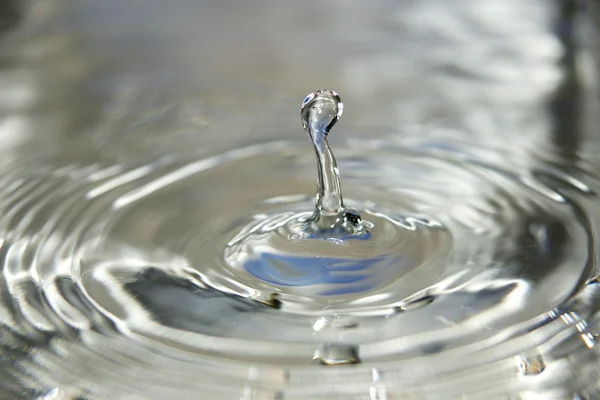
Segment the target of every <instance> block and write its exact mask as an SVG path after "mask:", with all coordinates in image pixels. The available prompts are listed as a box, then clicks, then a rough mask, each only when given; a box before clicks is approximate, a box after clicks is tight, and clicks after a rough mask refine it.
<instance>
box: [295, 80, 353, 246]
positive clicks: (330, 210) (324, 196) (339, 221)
mask: <svg viewBox="0 0 600 400" xmlns="http://www.w3.org/2000/svg"><path fill="white" fill-rule="evenodd" d="M343 111H344V103H342V99H341V98H340V96H339V95H338V94H337V93H336V92H334V91H333V90H317V91H316V92H314V93H311V94H309V95H308V96H306V98H305V99H304V101H303V102H302V108H301V110H300V114H301V116H302V126H303V127H304V130H305V131H306V133H307V134H308V137H309V138H310V140H311V142H312V144H313V146H314V148H315V153H316V156H317V174H318V176H317V196H316V201H315V203H316V208H315V212H314V214H313V218H312V220H311V223H312V227H313V228H314V229H315V230H316V231H318V232H320V233H325V234H327V233H328V234H331V233H334V232H335V231H342V232H344V233H350V234H360V233H362V232H364V227H363V225H362V219H361V217H360V214H359V213H358V212H356V211H354V210H350V209H346V208H345V207H344V200H343V196H342V186H341V183H340V174H339V171H338V167H337V162H336V160H335V157H334V155H333V152H332V151H331V148H330V147H329V142H328V140H327V135H329V132H330V130H331V128H333V126H334V125H335V124H336V122H337V121H338V120H339V119H340V117H341V116H342V113H343ZM340 228H341V229H340Z"/></svg>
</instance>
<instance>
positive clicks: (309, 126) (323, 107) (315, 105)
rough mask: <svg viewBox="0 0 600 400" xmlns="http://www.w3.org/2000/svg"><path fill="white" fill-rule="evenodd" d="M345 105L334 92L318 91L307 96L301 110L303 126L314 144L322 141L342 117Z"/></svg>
mask: <svg viewBox="0 0 600 400" xmlns="http://www.w3.org/2000/svg"><path fill="white" fill-rule="evenodd" d="M343 112H344V103H342V99H341V98H340V96H339V95H338V94H337V93H336V92H334V91H333V90H317V91H316V92H313V93H311V94H309V95H308V96H306V98H305V99H304V101H303V102H302V109H301V110H300V113H301V116H302V125H303V126H304V130H305V131H306V133H308V136H309V137H310V139H311V141H312V142H313V143H318V142H320V141H322V140H323V139H324V138H325V137H326V136H327V134H329V131H330V130H331V128H333V126H334V125H335V124H336V122H337V121H338V120H339V119H340V118H341V117H342V113H343Z"/></svg>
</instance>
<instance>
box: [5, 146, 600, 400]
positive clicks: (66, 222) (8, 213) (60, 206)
mask: <svg viewBox="0 0 600 400" xmlns="http://www.w3.org/2000/svg"><path fill="white" fill-rule="evenodd" d="M375 155H376V156H375ZM338 159H339V162H340V164H341V165H343V167H342V168H343V171H344V183H345V192H346V196H347V197H348V204H349V205H350V206H352V207H353V208H356V209H361V210H366V211H367V212H366V213H365V214H364V215H363V217H364V220H365V221H367V222H366V223H371V224H372V226H374V227H377V226H380V227H382V230H381V231H378V230H377V229H373V230H372V231H371V232H370V234H371V235H372V236H373V238H375V239H377V240H369V241H365V242H364V243H359V244H358V246H359V247H358V249H359V250H357V253H356V254H354V255H353V254H348V253H347V252H345V251H344V249H345V247H344V245H343V243H342V244H340V243H331V242H329V241H324V240H321V241H319V242H315V245H314V246H315V251H322V252H323V253H324V254H325V253H326V254H329V255H330V257H331V258H330V259H329V260H328V262H327V263H319V262H317V263H313V262H309V261H310V260H309V259H308V258H307V259H306V260H304V261H302V262H300V263H298V260H296V261H295V262H294V263H293V266H294V267H295V268H296V269H294V268H291V269H290V268H287V267H286V266H285V265H284V266H279V267H278V268H276V269H273V268H271V267H268V266H267V267H266V266H265V265H267V264H265V263H264V260H262V259H261V257H260V253H261V245H260V243H257V242H252V243H251V246H247V245H248V243H245V242H244V241H243V240H242V241H240V242H236V237H238V238H239V234H240V231H242V232H244V231H243V229H242V228H243V227H248V226H250V227H252V228H251V229H254V230H255V232H258V231H260V229H266V230H272V229H275V228H276V227H277V222H279V223H281V222H285V221H286V218H288V219H289V218H291V219H297V218H301V217H302V216H303V215H306V213H307V212H310V210H311V207H312V196H310V193H311V192H312V190H313V188H314V182H313V181H312V179H311V177H312V176H313V174H312V168H313V160H312V158H311V155H310V154H306V152H305V151H304V150H303V149H302V146H296V145H295V144H294V143H286V142H278V143H270V144H265V145H257V146H253V147H248V148H243V149H237V150H233V151H230V152H228V153H225V154H222V155H219V156H216V157H212V158H208V159H204V160H184V159H178V158H176V157H169V158H164V159H160V160H157V161H156V162H155V163H153V164H148V165H130V166H125V165H117V166H107V165H89V166H82V165H72V166H69V167H64V168H61V169H53V168H52V166H51V165H49V166H47V167H45V168H40V169H39V170H29V171H15V173H14V174H15V176H6V177H4V178H3V181H2V182H1V187H2V190H1V193H0V207H1V208H2V210H3V212H2V215H1V218H0V232H1V235H2V247H1V251H2V253H1V257H2V275H1V279H2V286H3V290H1V291H0V293H2V302H3V303H4V304H5V305H6V307H4V306H3V307H0V312H1V313H2V315H1V318H0V320H1V321H3V326H2V336H1V339H0V343H2V346H3V347H4V348H5V349H6V351H7V353H6V354H9V357H10V352H11V351H16V350H15V349H21V350H19V351H22V352H26V353H27V352H28V351H29V350H28V349H29V348H31V347H30V346H31V345H32V344H35V351H32V352H31V353H29V354H27V357H25V358H22V361H20V364H19V365H20V368H21V371H23V375H22V376H20V377H19V379H20V380H22V381H24V382H29V380H30V379H33V381H31V385H30V386H31V387H32V388H36V389H35V390H37V391H36V393H37V395H38V396H42V395H48V396H49V395H50V394H52V393H51V390H52V388H57V389H55V390H60V391H61V393H62V394H63V395H64V396H80V395H82V396H88V397H90V398H93V396H99V397H102V398H119V397H118V396H123V395H124V394H128V395H131V398H167V397H169V396H171V398H173V396H176V397H177V398H189V397H193V396H195V395H196V394H198V393H199V392H198V391H201V392H205V393H211V398H215V399H219V398H235V397H236V396H238V397H239V396H242V397H241V398H260V399H263V398H264V399H282V398H286V399H288V398H290V399H296V398H328V399H331V398H340V399H342V398H349V397H348V396H350V395H354V396H356V395H357V393H358V394H362V396H363V397H357V398H369V397H368V396H371V397H370V398H376V399H384V398H387V397H386V396H390V397H391V396H395V395H397V396H399V397H400V398H402V396H411V395H417V394H424V393H422V392H421V389H420V387H421V386H422V384H423V382H425V381H430V380H431V379H434V378H435V379H436V380H437V384H436V385H434V386H431V385H429V389H428V392H427V395H428V396H430V397H431V398H442V397H440V396H446V397H444V398H453V397H452V396H453V395H456V396H458V395H459V394H461V395H462V394H464V393H466V391H467V392H469V393H471V394H472V395H473V396H475V397H474V398H480V397H481V396H486V395H489V396H490V397H489V398H502V396H503V393H504V390H507V391H508V390H512V389H515V388H518V389H519V390H520V391H527V390H528V388H533V387H535V388H536V389H535V390H538V389H540V387H542V388H543V389H544V390H548V391H552V390H553V385H557V384H558V381H557V380H556V376H558V375H560V376H562V377H563V380H564V379H571V378H569V376H570V375H568V374H569V371H571V372H572V373H573V371H574V370H573V369H572V368H573V364H577V363H578V361H577V360H578V359H581V358H586V357H587V358H589V357H593V358H596V357H597V352H596V351H595V350H594V349H595V348H596V341H597V335H598V330H597V329H598V314H597V312H598V304H600V302H599V300H600V290H599V288H598V283H597V280H595V279H594V275H595V274H596V273H597V271H596V270H595V266H594V263H593V254H594V249H593V237H592V232H591V231H590V228H589V226H590V225H589V221H588V218H589V217H588V215H587V212H586V208H585V202H586V201H588V200H586V199H592V198H593V196H594V194H593V191H592V189H591V188H589V187H587V186H586V185H585V184H584V183H583V182H582V181H580V180H577V179H576V178H575V177H573V176H566V175H564V174H563V175H560V174H558V173H556V172H555V171H548V172H540V171H537V172H536V173H535V174H530V175H527V176H515V175H511V174H510V173H508V172H506V171H503V170H502V169H499V168H496V167H494V166H491V165H488V166H486V165H483V164H481V163H478V162H475V161H469V160H466V159H464V158H459V157H457V156H456V155H453V153H451V152H447V153H441V152H438V153H436V154H435V156H434V154H432V153H426V152H421V153H416V152H414V151H407V150H403V149H393V148H390V146H389V144H387V145H385V146H380V145H379V144H378V143H377V142H361V143H355V144H354V145H351V146H350V147H347V148H346V150H344V151H338ZM265 171H268V175H267V174H266V173H265ZM16 176H18V177H19V178H16ZM550 183H551V184H552V186H551V185H550ZM307 194H308V195H307ZM574 199H578V201H575V200H574ZM390 215H394V216H395V217H394V218H390V217H389V216H390ZM274 216H278V218H280V220H279V221H275V220H274ZM286 226H293V225H286ZM390 227H393V229H392V230H389V229H390ZM249 229H250V228H249ZM386 229H387V230H386ZM278 232H279V235H278V236H275V238H276V241H275V242H273V241H272V240H275V239H273V237H274V236H273V235H269V236H268V237H269V242H268V243H264V244H263V245H265V246H270V248H278V247H281V248H282V249H284V250H283V252H285V249H286V246H288V248H289V246H294V243H297V242H298V241H301V240H311V239H307V238H305V237H298V236H294V232H290V231H287V230H285V229H284V230H280V231H278ZM296 233H297V232H296ZM242 236H243V235H242ZM259 236H260V235H259ZM232 243H233V245H232ZM236 243H237V245H236ZM373 243H378V244H379V247H377V246H375V245H373ZM228 245H229V246H230V251H229V252H228V253H225V249H226V248H227V246H228ZM236 246H237V247H236ZM319 246H321V247H319ZM353 246H354V245H353ZM360 246H366V247H360ZM390 248H392V249H394V252H392V253H389V252H386V249H390ZM252 251H254V252H255V253H253V254H252V253H251V252H252ZM336 251H337V253H336ZM364 252H373V254H379V255H383V256H380V257H379V258H377V257H374V258H371V260H372V261H373V260H375V261H373V262H372V263H368V265H365V264H361V262H360V260H361V259H363V258H361V257H360V256H361V254H364ZM269 254H272V253H271V252H269ZM386 254H392V255H391V256H390V257H389V258H386V257H385V255H386ZM399 254H400V255H402V257H404V258H402V257H400V258H399V259H398V258H397V256H398V255H399ZM243 256H245V257H249V259H255V260H258V261H256V262H255V263H250V265H251V268H238V267H237V265H238V264H236V262H235V260H237V259H238V257H243ZM307 257H308V256H307ZM333 259H336V260H337V261H335V260H334V261H335V262H332V260H333ZM232 260H233V261H232ZM239 265H242V264H241V263H240V264H239ZM243 265H248V264H247V263H246V264H243ZM299 265H303V266H304V267H305V268H297V267H298V266H299ZM286 268H287V269H286ZM22 343H27V344H28V345H27V346H26V347H23V346H21V344H22ZM567 348H568V349H570V350H569V352H568V354H567V353H566V350H565V349H567ZM9 349H10V350H9ZM590 349H592V350H590ZM567 356H568V357H567ZM515 357H516V358H515ZM132 363H133V365H135V368H130V367H129V366H130V365H132ZM345 364H355V366H354V368H350V369H348V368H342V367H341V365H345ZM157 365H160V367H161V368H159V369H157V368H155V367H156V366H157ZM323 365H328V366H339V367H337V368H332V369H323V367H322V366H323ZM592 365H593V364H592ZM58 366H60V367H58ZM482 366H485V368H483V369H482ZM542 371H550V372H545V373H544V376H550V378H549V379H545V380H543V381H540V380H534V379H533V378H532V377H531V376H530V375H537V374H539V373H541V372H542ZM594 374H595V373H594V372H593V371H590V372H589V373H588V375H586V377H581V376H580V377H579V378H577V379H594V376H595V375H594ZM467 377H468V379H470V382H476V383H477V384H470V385H469V386H468V387H463V386H461V385H460V382H461V381H463V380H464V379H467ZM572 379H575V377H574V376H573V377H572ZM134 380H137V381H138V382H139V384H138V385H136V386H135V387H132V386H131V385H130V384H129V383H130V382H132V381H134ZM232 380H234V381H236V382H240V384H239V385H241V386H239V385H238V386H237V387H232V385H231V384H230V383H231V382H232ZM99 381H102V382H108V381H110V382H111V384H110V385H102V386H101V387H100V386H98V385H97V384H96V383H97V382H99ZM491 381H493V382H494V383H495V384H494V385H493V386H490V383H489V382H491ZM499 381H502V382H503V383H502V385H501V386H498V385H497V384H496V383H497V382H499ZM167 382H168V384H167ZM349 382H351V383H350V384H349ZM163 383H164V384H163ZM44 387H45V388H48V392H45V393H42V392H40V391H39V390H40V388H44ZM459 389H460V390H461V391H460V393H459V392H457V390H459ZM538 391H539V390H538ZM244 393H245V394H244ZM467 394H468V393H467ZM111 396H112V397H111ZM244 396H246V397H244ZM378 396H379V397H378ZM40 398H43V397H40ZM66 398H69V397H66ZM391 398H396V397H391Z"/></svg>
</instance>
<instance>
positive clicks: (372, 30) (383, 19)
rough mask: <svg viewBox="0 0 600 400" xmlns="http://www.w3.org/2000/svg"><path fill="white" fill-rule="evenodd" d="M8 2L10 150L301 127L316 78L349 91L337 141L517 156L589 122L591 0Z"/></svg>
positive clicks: (155, 146)
mask: <svg viewBox="0 0 600 400" xmlns="http://www.w3.org/2000/svg"><path fill="white" fill-rule="evenodd" d="M0 4H1V6H0V7H2V8H1V10H2V12H0V18H1V19H0V24H1V25H0V27H1V28H0V29H1V34H2V42H1V45H2V53H1V61H2V63H1V65H0V68H1V70H0V84H1V85H2V90H1V92H0V96H1V97H0V113H1V114H0V115H1V116H2V124H1V125H0V126H1V128H0V132H1V135H2V143H3V149H4V150H7V151H6V154H7V155H6V157H3V162H9V161H10V159H12V158H13V157H16V158H19V159H20V158H22V157H23V156H27V157H29V156H31V155H33V154H34V153H35V154H37V153H43V154H45V155H47V156H56V155H58V154H60V156H61V157H63V158H64V161H66V160H67V159H68V158H71V157H74V158H78V157H83V156H82V154H84V153H85V159H86V160H87V161H90V160H89V159H88V157H94V158H101V159H106V158H108V159H113V158H116V159H121V158H130V157H138V156H139V157H142V158H145V157H149V158H151V157H156V156H157V153H169V152H175V151H177V152H190V151H192V152H198V153H204V152H216V151H219V150H221V149H223V148H229V147H237V146H239V145H241V144H242V142H256V141H265V140H270V139H286V140H288V139H289V140H295V139H298V140H305V138H304V137H303V133H302V132H301V129H300V124H299V117H298V108H299V102H300V101H301V100H302V99H303V98H304V96H305V95H306V93H308V92H311V91H313V90H315V89H316V88H319V87H332V88H334V89H336V90H337V91H338V92H339V93H340V94H341V95H342V98H343V100H344V102H345V105H346V113H345V115H344V118H343V119H342V121H341V122H340V127H339V128H338V129H339V132H340V134H338V135H336V137H335V138H334V139H332V140H333V141H334V142H335V141H336V140H337V141H342V140H343V138H341V136H345V137H352V136H356V137H359V136H362V137H364V136H368V137H370V138H373V137H384V136H385V137H395V138H397V140H400V139H402V140H404V141H405V142H406V143H409V144H410V143H411V142H410V141H411V140H419V141H423V140H425V139H426V140H428V141H430V142H437V143H438V145H439V143H441V142H447V143H451V144H452V146H453V147H460V146H478V147H482V146H485V147H486V148H487V149H489V151H488V152H487V154H486V157H495V158H496V159H506V158H510V159H514V160H516V161H517V162H524V160H528V159H531V153H536V156H540V157H542V158H543V157H544V154H537V153H544V152H547V153H549V154H551V156H554V155H555V153H556V152H559V153H562V154H564V155H566V156H567V157H568V155H569V154H571V155H572V154H573V153H574V152H577V151H587V150H590V149H589V148H587V150H584V149H582V146H581V142H582V141H586V140H588V139H589V136H590V135H595V132H592V131H591V129H592V128H590V126H592V125H594V124H595V120H594V121H593V122H592V121H591V120H592V119H594V118H595V114H596V113H595V112H594V110H595V108H596V107H597V102H596V94H597V87H596V79H595V74H596V72H597V68H596V56H597V51H596V50H597V36H596V25H595V22H594V21H595V20H594V16H595V15H596V14H595V13H596V10H595V5H596V3H595V2H591V1H584V0H581V1H577V0H560V1H559V0H556V1H546V0H527V1H520V0H506V1H495V0H450V1H445V0H419V1H416V0H404V1H400V2H398V1H387V0H378V1H375V2H369V3H368V4H367V3H365V2H363V1H341V0H331V1H327V2H321V1H313V0H307V1H301V2H279V1H269V0H260V1H257V2H252V3H249V2H244V1H235V0H226V1H220V2H209V1H192V0H176V1H173V2H168V3H167V2H164V1H158V0H146V1H141V0H118V1H117V0H105V1H94V0H80V1H72V0H52V1H35V0H26V1H25V0H24V1H15V0H3V2H2V3H0ZM341 132H344V133H343V134H342V133H341ZM554 144H557V145H558V146H554ZM595 148H597V147H595ZM578 149H579V150H578ZM8 150H10V151H8Z"/></svg>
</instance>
